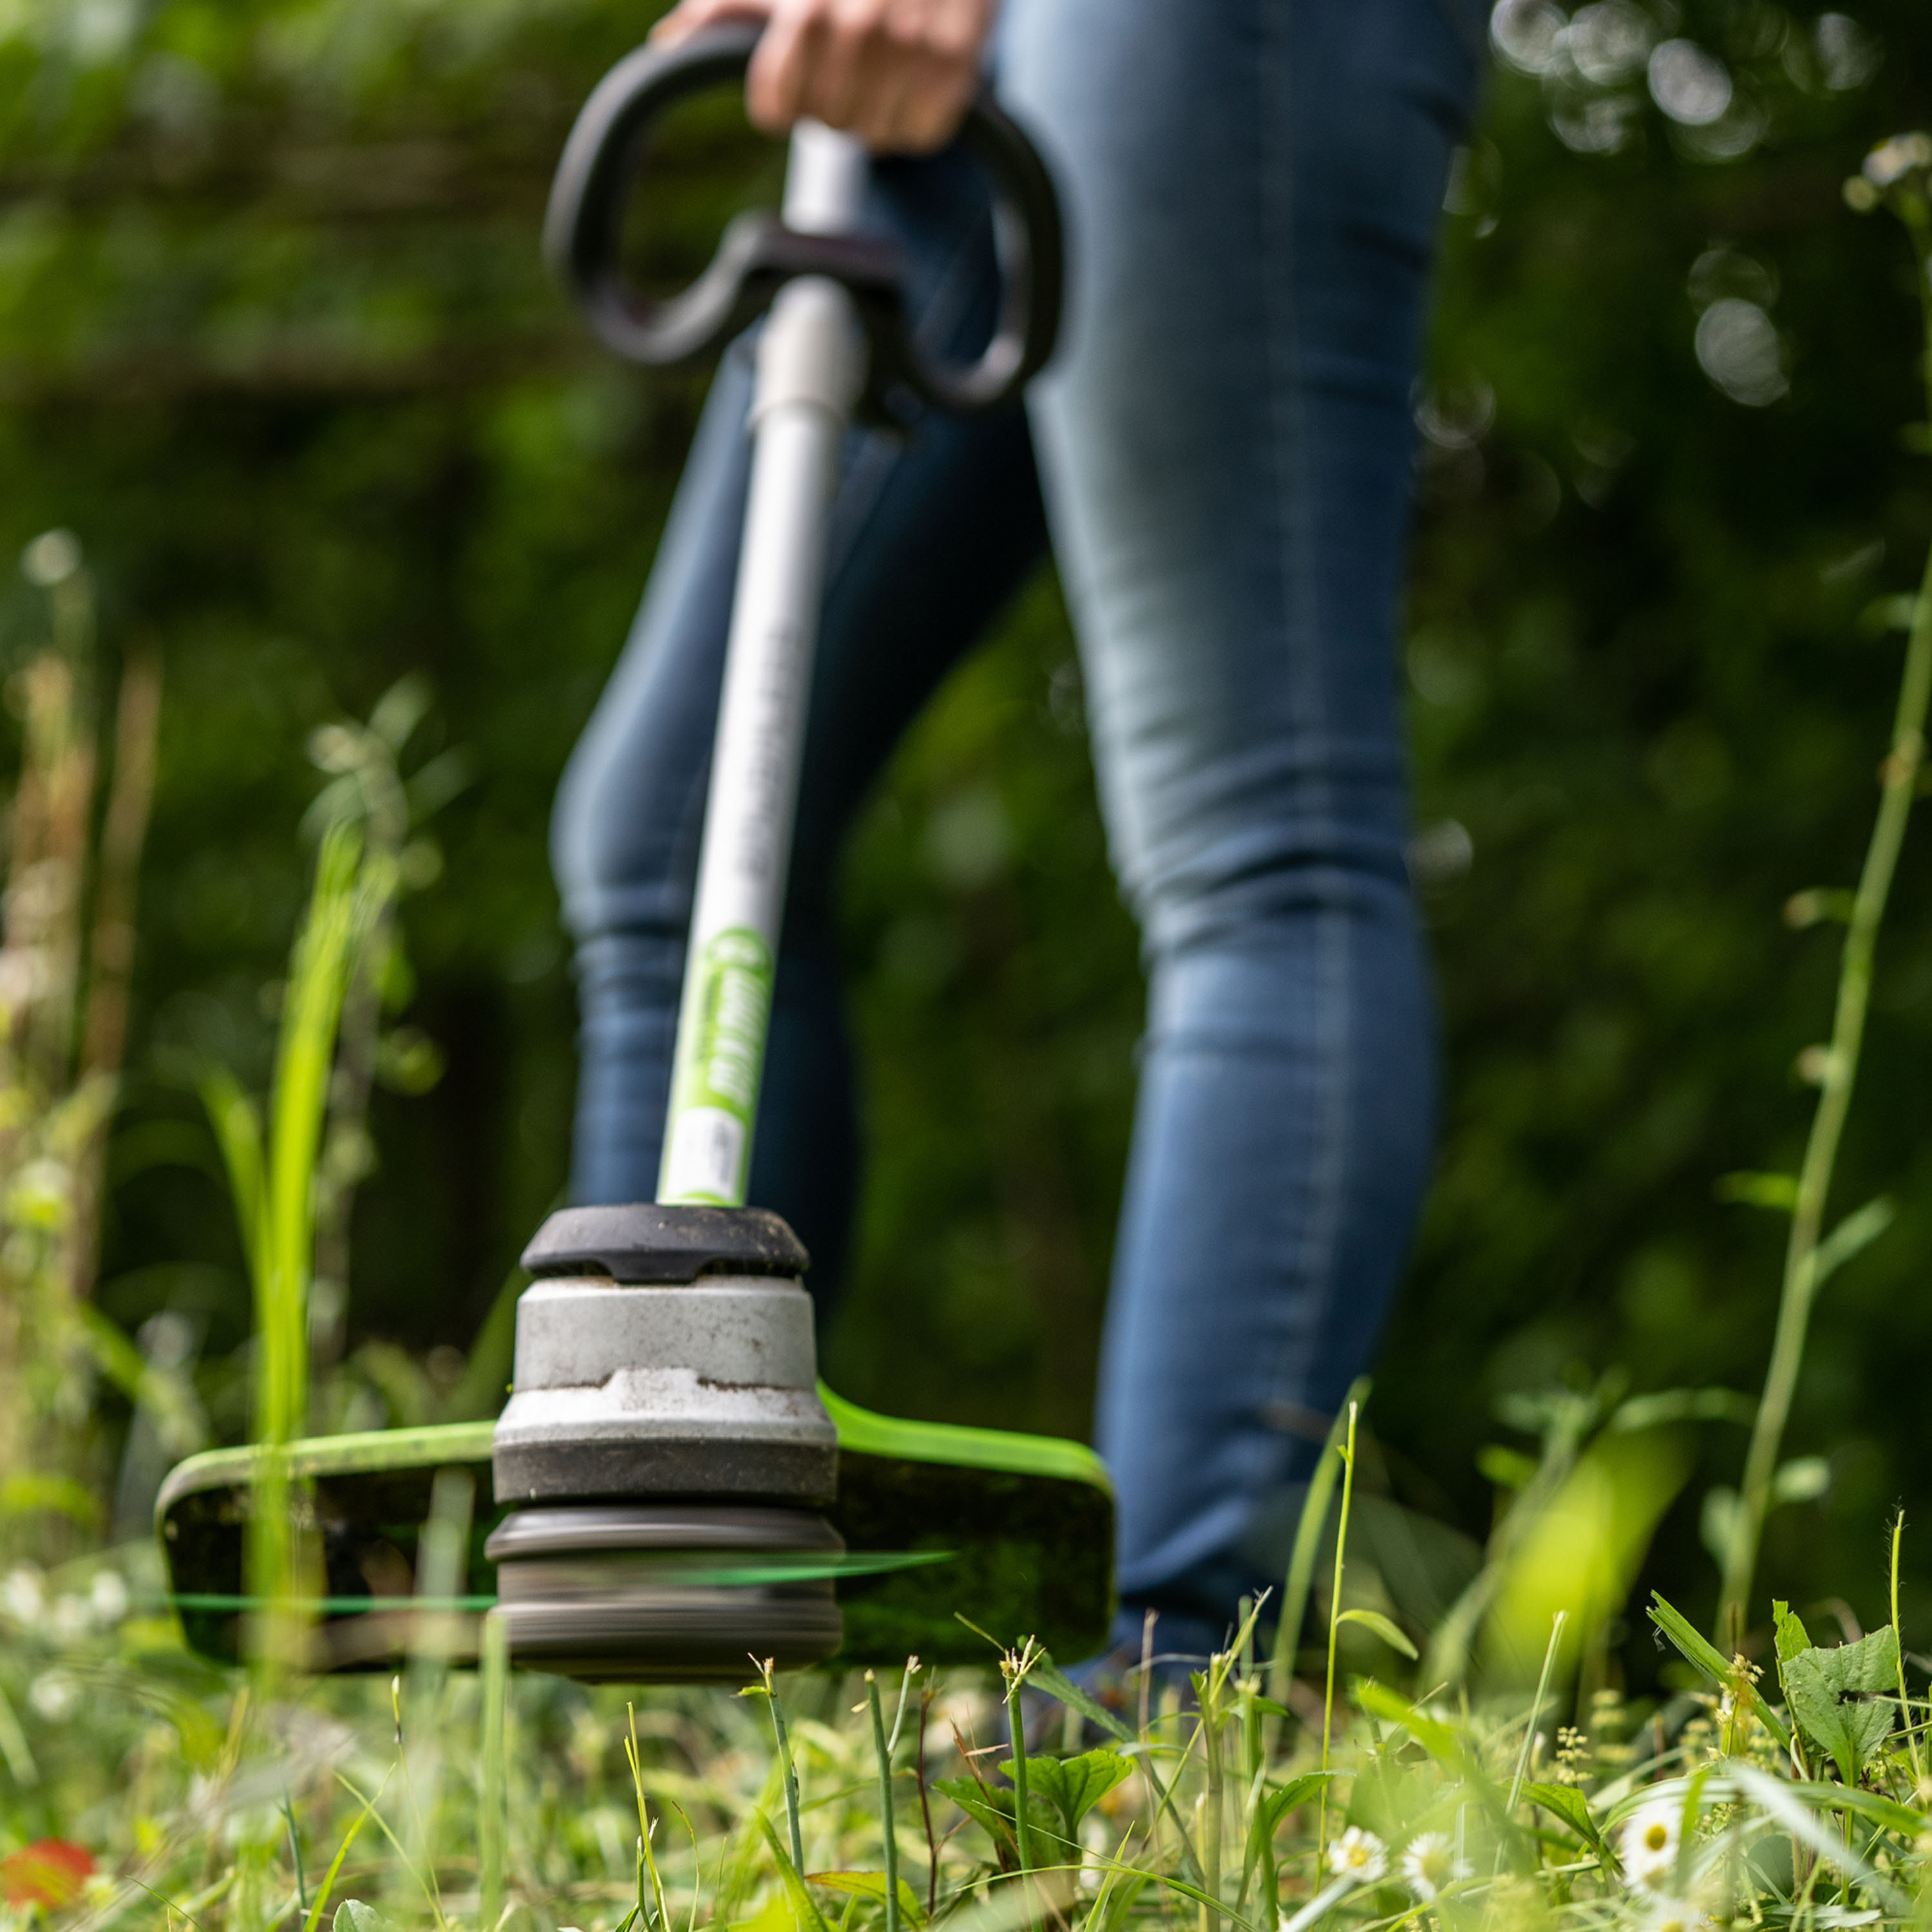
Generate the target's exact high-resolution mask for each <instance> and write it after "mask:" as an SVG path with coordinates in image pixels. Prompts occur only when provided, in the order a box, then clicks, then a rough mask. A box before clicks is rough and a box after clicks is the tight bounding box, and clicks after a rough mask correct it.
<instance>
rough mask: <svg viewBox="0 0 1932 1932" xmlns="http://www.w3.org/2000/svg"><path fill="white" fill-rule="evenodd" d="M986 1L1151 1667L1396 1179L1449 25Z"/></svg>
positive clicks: (1236, 1524) (1451, 17)
mask: <svg viewBox="0 0 1932 1932" xmlns="http://www.w3.org/2000/svg"><path fill="white" fill-rule="evenodd" d="M1010 5H1011V9H1012V10H1011V12H1010V17H1009V20H1008V22H1007V32H1006V36H1005V38H1004V42H1003V48H1002V54H1003V67H1002V83H1003V86H1004V89H1005V91H1006V92H1007V95H1008V96H1009V98H1010V100H1011V101H1012V103H1013V106H1014V107H1015V109H1016V111H1017V112H1018V113H1019V114H1020V115H1022V117H1023V118H1025V120H1026V121H1027V122H1028V124H1029V126H1031V127H1034V128H1035V129H1037V130H1040V133H1042V135H1043V137H1044V138H1045V139H1046V142H1047V143H1048V145H1049V150H1050V152H1051V155H1052V160H1053V161H1054V163H1055V169H1056V172H1057V174H1058V177H1059V179H1060V182H1061V188H1062V191H1063V193H1064V196H1065V197H1066V199H1067V212H1068V217H1069V223H1070V239H1071V245H1072V252H1071V263H1072V271H1073V275H1072V287H1073V292H1074V299H1073V308H1072V311H1071V315H1070V335H1069V338H1068V339H1067V344H1066V347H1065V348H1064V350H1063V353H1062V356H1061V359H1060V361H1059V362H1058V365H1056V366H1055V369H1054V370H1052V371H1049V374H1048V376H1047V377H1046V379H1045V380H1043V383H1041V384H1040V386H1038V389H1037V393H1036V396H1035V398H1034V423H1035V431H1036V436H1037V440H1038V443H1039V447H1040V455H1041V459H1042V466H1043V472H1044V473H1045V475H1046V483H1047V494H1048V499H1049V507H1050V509H1051V511H1052V526H1053V532H1054V538H1055V549H1056V552H1057V553H1058V556H1059V559H1060V563H1061V571H1062V574H1063V576H1064V578H1065V580H1066V583H1067V589H1068V592H1069V595H1070V599H1071V601H1072V603H1073V608H1074V610H1075V613H1076V620H1077V622H1078V625H1079V631H1080V634H1081V640H1082V651H1083V655H1084V659H1085V667H1086V671H1087V676H1088V709H1089V715H1090V717H1091V721H1092V727H1093V733H1094V747H1095V753H1096V757H1097V763H1098V766H1099V770H1100V780H1101V785H1102V795H1103V805H1104V807H1105V808H1106V814H1107V817H1108V823H1109V835H1110V839H1111V841H1112V852H1113V856H1114V859H1115V865H1116V867H1117V868H1118V871H1119V874H1120V877H1121V881H1122V883H1123V887H1124V890H1125V892H1126V893H1127V896H1128V898H1129V899H1130V902H1131V904H1133V907H1134V908H1135V910H1136V912H1137V913H1138V914H1139V917H1140V919H1141V921H1142V928H1143V933H1144V939H1145V952H1146V958H1147V961H1148V968H1149V973H1150V977H1151V988H1150V998H1149V1014H1148V1032H1147V1037H1146V1041H1145V1049H1144V1059H1143V1063H1142V1079H1141V1091H1140V1097H1139V1109H1138V1114H1137V1118H1136V1130H1135V1139H1134V1145H1133V1155H1132V1159H1131V1163H1130V1172H1129V1175H1128V1179H1127V1193H1126V1199H1125V1202H1124V1208H1123V1212H1122V1218H1121V1229H1120V1236H1119V1241H1118V1248H1117V1252H1116V1256H1115V1278H1114V1283H1113V1289H1112V1298H1111V1301H1110V1303H1109V1310H1108V1316H1107V1330H1106V1341H1105V1345H1104V1349H1103V1364H1102V1382H1101V1388H1100V1405H1099V1414H1098V1425H1097V1427H1098V1439H1099V1442H1100V1448H1101V1449H1102V1451H1103V1454H1105V1455H1106V1458H1107V1460H1108V1461H1109V1463H1110V1464H1111V1465H1112V1469H1113V1472H1114V1475H1115V1481H1116V1483H1117V1485H1118V1497H1119V1509H1120V1531H1119V1535H1120V1544H1119V1580H1120V1584H1121V1594H1122V1600H1123V1604H1124V1606H1125V1607H1127V1610H1128V1612H1129V1613H1130V1616H1131V1620H1132V1622H1133V1624H1134V1625H1135V1626H1136V1628H1137V1627H1138V1624H1139V1617H1138V1615H1136V1614H1133V1613H1135V1612H1136V1611H1137V1610H1138V1609H1139V1607H1143V1606H1151V1607H1155V1608H1157V1609H1160V1610H1163V1611H1164V1612H1166V1613H1169V1622H1168V1629H1169V1637H1168V1638H1167V1639H1166V1640H1165V1641H1164V1643H1163V1647H1164V1648H1166V1647H1171V1646H1172V1643H1173V1642H1174V1641H1175V1639H1176V1638H1177V1637H1182V1638H1183V1641H1184V1642H1185V1637H1184V1631H1185V1632H1186V1635H1187V1636H1191V1637H1194V1638H1195V1639H1196V1640H1199V1638H1202V1637H1207V1638H1208V1639H1210V1640H1218V1637H1219V1636H1220V1631H1221V1628H1222V1625H1223V1619H1226V1618H1227V1617H1228V1616H1230V1615H1231V1614H1232V1612H1233V1610H1234V1608H1235V1602H1236V1600H1237V1598H1238V1595H1239V1594H1240V1593H1241V1592H1242V1591H1244V1590H1245V1589H1253V1588H1254V1587H1256V1586H1258V1585H1259V1584H1262V1583H1268V1582H1273V1583H1276V1584H1277V1585H1278V1584H1279V1581H1280V1579H1279V1574H1278V1573H1277V1574H1270V1573H1269V1569H1268V1568H1263V1567H1262V1566H1263V1562H1264V1559H1263V1556H1262V1552H1261V1551H1260V1550H1259V1549H1258V1548H1257V1547H1256V1531H1257V1526H1258V1525H1259V1523H1260V1522H1261V1521H1262V1520H1263V1519H1264V1517H1265V1516H1266V1514H1268V1507H1269V1505H1270V1502H1271V1499H1278V1498H1279V1497H1280V1493H1281V1492H1282V1490H1283V1488H1284V1487H1286V1486H1288V1485H1290V1484H1294V1483H1295V1482H1296V1481H1298V1480H1300V1479H1302V1478H1305V1476H1306V1475H1307V1472H1308V1470H1309V1469H1310V1466H1311V1465H1312V1463H1313V1460H1314V1457H1315V1456H1316V1453H1317V1447H1318V1445H1319V1439H1320V1436H1321V1434H1322V1428H1323V1427H1324V1425H1325V1420H1326V1418H1328V1416H1329V1415H1331V1413H1332V1412H1333V1411H1334V1409H1335V1408H1336V1406H1337V1404H1338V1403H1339V1402H1340V1400H1341V1398H1342V1397H1343V1393H1344V1391H1345V1390H1346V1388H1347V1386H1348V1385H1349V1382H1350V1380H1351V1379H1352V1377H1353V1376H1355V1374H1356V1373H1358V1371H1359V1370H1361V1367H1363V1366H1364V1364H1365V1363H1366V1362H1367V1360H1368V1358H1369V1356H1370V1352H1371V1351H1372V1349H1373V1346H1374V1344H1375V1342H1376V1338H1377V1336H1378V1334H1379V1331H1380V1328H1381V1325H1382V1319H1383V1315H1384V1312H1385V1308H1386V1307H1387V1304H1388V1301H1389V1299H1390V1297H1391V1292H1392V1290H1393V1289H1394V1285H1395V1283H1396V1280H1397V1276H1398V1274H1399V1271H1400V1267H1401V1264H1402V1262H1403V1255H1404V1251H1405V1248H1406V1244H1407V1241H1408V1239H1409V1232H1410V1229H1411V1226H1412V1221H1413V1219H1414V1216H1415V1209H1416V1206H1417V1204H1418V1200H1419V1199H1420V1196H1421V1192H1422V1190H1423V1187H1424V1184H1425V1183H1426V1180H1427V1171H1428V1165H1429V1156H1430V1133H1431V1119H1432V1112H1433V1100H1434V1079H1435V1073H1434V1061H1433V1037H1432V1019H1431V1012H1430V995H1429V993H1428V990H1427V981H1426V976H1425V969H1424V963H1423V960H1422V956H1421V946H1420V944H1419V941H1418V932H1417V929H1416V922H1415V916H1414V913H1413V910H1412V905H1411V902H1410V895H1409V883H1408V880H1407V877H1406V869H1405V866H1404V860H1403V853H1404V845H1405V841H1406V831H1407V807H1406V799H1405V791H1404V781H1403V756H1402V750H1401V742H1400V719H1399V712H1398V706H1397V694H1396V675H1395V661H1394V650H1393V642H1392V639H1393V628H1394V610H1395V606H1396V603H1397V594H1398V591H1399V587H1400V572H1401V565H1402V558H1403V533H1404V522H1405V515H1406V505H1407V502H1408V498H1409V477H1410V469H1411V463H1412V427H1411V423H1410V417H1409V406H1410V391H1411V385H1412V382H1413V380H1414V378H1415V371H1416V368H1417V363H1418V354H1419V346H1420V342H1421V326H1422V320H1423V316H1424V305H1425V298H1426V293H1427V274H1428V267H1429V263H1430V256H1431V252H1432V247H1433V236H1434V233H1435V229H1436V221H1437V217H1438V210H1439V208H1440V206H1441V204H1442V192H1443V185H1444V180H1445V173H1446V169H1447V166H1448V158H1449V154H1450V151H1451V144H1452V143H1453V142H1454V141H1455V140H1456V139H1457V138H1458V136H1459V134H1460V131H1461V129H1462V127H1463V121H1464V118H1465V117H1466V114H1467V112H1468V109H1469V101H1470V98H1471V96H1472V93H1473V92H1474V89H1475V81H1476V77H1477V71H1478V49H1479V47H1480V44H1481V42H1480V9H1479V8H1478V7H1477V6H1476V5H1475V4H1474V0H1223V4H1219V5H1214V6H1205V5H1202V4H1201V0H1010ZM1265 1560H1266V1562H1268V1565H1269V1566H1270V1568H1271V1565H1272V1561H1273V1556H1272V1553H1270V1554H1269V1555H1268V1557H1267V1558H1266V1559H1265ZM1190 1618H1192V1619H1199V1620H1200V1622H1196V1624H1195V1625H1193V1629H1192V1631H1187V1630H1186V1625H1185V1622H1181V1623H1180V1624H1179V1625H1177V1620H1185V1619H1190Z"/></svg>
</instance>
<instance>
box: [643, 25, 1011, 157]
mask: <svg viewBox="0 0 1932 1932" xmlns="http://www.w3.org/2000/svg"><path fill="white" fill-rule="evenodd" d="M998 4H999V0H681V4H680V5H678V6H676V7H673V9H672V10H671V11H670V13H667V14H666V15H665V16H664V18H663V19H662V20H660V21H659V22H658V24H657V26H655V28H653V29H652V34H651V37H652V40H656V41H658V42H660V43H663V44H664V45H667V46H676V44H677V43H678V42H679V41H680V40H687V39H688V38H689V37H690V36H691V34H694V33H696V32H697V31H699V30H700V28H704V27H709V26H715V25H716V24H718V23H719V22H720V21H724V20H764V21H765V22H766V23H767V25H766V28H765V31H764V34H763V37H762V38H761V39H760V40H759V42H758V50H757V53H756V54H754V55H753V56H752V59H751V70H750V71H749V72H748V74H746V75H745V110H746V111H747V112H748V113H749V114H750V115H751V120H752V122H753V124H754V125H755V126H757V127H762V128H763V129H764V130H766V132H767V133H782V132H784V130H785V129H787V127H790V125H791V124H792V123H793V121H799V120H802V119H805V118H811V119H812V120H814V121H823V122H824V123H825V124H826V126H827V127H841V128H843V129H844V130H846V131H847V133H853V134H856V136H858V137H859V139H860V140H862V141H863V142H865V145H867V146H868V148H871V150H872V151H874V153H875V154H927V153H930V152H931V151H932V150H933V149H934V148H941V147H944V145H946V143H947V142H948V141H950V139H952V138H953V135H954V134H955V133H956V132H957V131H958V130H959V123H960V121H962V119H963V118H965V113H966V110H967V107H968V105H969V104H971V101H972V98H973V94H974V89H976V88H977V86H978V85H979V79H980V49H981V48H982V47H983V46H984V45H985V43H986V36H987V34H989V32H990V31H992V25H993V16H994V13H995V11H996V10H997V9H998Z"/></svg>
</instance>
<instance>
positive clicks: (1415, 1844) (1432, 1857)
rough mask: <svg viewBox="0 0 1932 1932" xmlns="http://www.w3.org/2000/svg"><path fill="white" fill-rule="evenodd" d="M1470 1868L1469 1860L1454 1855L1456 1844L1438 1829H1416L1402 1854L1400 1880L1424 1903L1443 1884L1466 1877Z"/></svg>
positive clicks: (1426, 1902)
mask: <svg viewBox="0 0 1932 1932" xmlns="http://www.w3.org/2000/svg"><path fill="white" fill-rule="evenodd" d="M1471 1872H1472V1866H1471V1865H1470V1863H1469V1860H1468V1859H1467V1858H1458V1857H1457V1855H1456V1847H1455V1846H1454V1845H1453V1844H1451V1843H1450V1842H1449V1840H1448V1838H1447V1836H1446V1835H1445V1834H1443V1833H1442V1832H1418V1834H1417V1835H1416V1836H1415V1837H1414V1838H1412V1839H1410V1840H1409V1849H1407V1850H1406V1852H1403V1855H1402V1876H1403V1882H1404V1883H1405V1884H1406V1885H1407V1886H1408V1887H1409V1890H1410V1891H1412V1892H1414V1893H1415V1895H1416V1897H1418V1898H1419V1899H1420V1900H1421V1901H1422V1903H1424V1905H1427V1904H1428V1903H1430V1900H1432V1899H1433V1898H1434V1897H1436V1894H1437V1893H1439V1891H1442V1888H1443V1887H1444V1886H1445V1885H1454V1883H1455V1882H1456V1881H1457V1879H1463V1878H1467V1877H1469V1876H1470V1874H1471Z"/></svg>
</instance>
